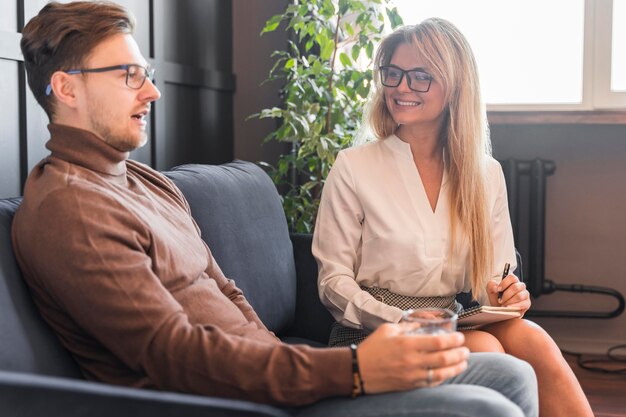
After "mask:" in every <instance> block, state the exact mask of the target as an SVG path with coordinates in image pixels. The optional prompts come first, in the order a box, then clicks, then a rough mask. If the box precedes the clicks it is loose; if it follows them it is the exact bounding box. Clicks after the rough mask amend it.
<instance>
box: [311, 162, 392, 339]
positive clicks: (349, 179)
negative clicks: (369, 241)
mask: <svg viewBox="0 0 626 417" xmlns="http://www.w3.org/2000/svg"><path fill="white" fill-rule="evenodd" d="M364 216H365V214H364V210H363V207H362V205H361V202H360V199H359V196H358V192H357V189H356V186H355V182H354V177H353V175H352V172H351V170H350V166H349V161H348V158H347V156H346V155H345V153H344V152H340V153H339V155H338V156H337V160H336V161H335V164H334V165H333V167H332V169H331V172H330V174H329V175H328V178H327V179H326V183H325V185H324V191H323V193H322V199H321V202H320V207H319V211H318V215H317V222H316V225H315V232H314V235H313V255H314V256H315V258H316V259H317V264H318V267H319V275H318V281H317V283H318V290H319V296H320V299H321V301H322V303H323V304H324V305H325V306H326V307H327V308H328V310H329V311H330V312H331V314H332V315H333V317H334V318H335V320H337V322H339V323H340V324H342V325H344V326H349V327H354V328H366V329H369V330H373V329H375V328H376V327H378V326H379V325H381V324H383V323H387V322H393V323H395V322H398V321H400V318H401V316H402V310H400V309H399V308H396V307H392V306H389V305H386V304H384V303H381V302H379V301H377V300H376V299H374V297H372V296H371V295H370V294H369V293H367V292H365V291H363V290H362V289H361V288H360V286H359V284H358V283H357V281H356V275H355V271H356V270H357V268H358V265H359V263H360V259H359V258H360V245H361V238H362V237H361V235H362V223H363V220H364Z"/></svg>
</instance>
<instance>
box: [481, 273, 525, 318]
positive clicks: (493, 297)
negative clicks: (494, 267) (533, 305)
mask: <svg viewBox="0 0 626 417" xmlns="http://www.w3.org/2000/svg"><path fill="white" fill-rule="evenodd" d="M499 291H502V298H501V299H498V292H499ZM487 295H488V296H489V302H490V303H491V305H492V306H503V307H519V309H520V310H521V312H522V315H524V313H525V312H526V311H527V310H528V309H529V308H530V293H529V292H528V290H526V284H524V283H523V282H521V281H520V280H519V278H517V277H516V276H515V275H513V274H510V275H508V276H507V277H506V278H504V279H503V280H502V281H501V282H500V283H498V282H496V281H495V280H491V281H489V282H488V283H487Z"/></svg>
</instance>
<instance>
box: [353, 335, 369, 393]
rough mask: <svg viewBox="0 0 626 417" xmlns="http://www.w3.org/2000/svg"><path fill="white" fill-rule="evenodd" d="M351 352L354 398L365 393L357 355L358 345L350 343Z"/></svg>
mask: <svg viewBox="0 0 626 417" xmlns="http://www.w3.org/2000/svg"><path fill="white" fill-rule="evenodd" d="M350 353H352V398H355V397H358V396H359V395H362V394H365V390H364V389H363V378H361V370H360V369H359V358H358V357H357V355H356V345H355V344H351V345H350Z"/></svg>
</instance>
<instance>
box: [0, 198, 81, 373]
mask: <svg viewBox="0 0 626 417" xmlns="http://www.w3.org/2000/svg"><path fill="white" fill-rule="evenodd" d="M19 203H20V199H19V198H14V199H4V200H0V335H2V336H1V337H0V369H2V370H9V371H19V372H28V373H35V374H41V375H53V376H66V377H76V378H80V377H81V374H80V371H79V369H78V366H77V365H76V362H74V360H73V359H72V358H71V356H70V354H69V353H68V352H67V351H66V350H65V349H64V348H63V346H62V345H61V342H60V341H59V340H58V339H57V337H56V335H55V334H54V333H53V332H52V330H51V329H50V327H48V325H47V324H46V323H45V322H44V321H43V319H42V318H41V316H40V315H39V312H38V311H37V308H36V307H35V304H34V303H33V301H32V298H31V297H30V292H29V290H28V287H27V286H26V283H25V282H24V281H23V279H22V275H21V273H20V270H19V268H18V266H17V264H16V262H15V257H14V255H13V245H12V244H11V222H12V220H13V215H14V214H15V210H17V207H18V206H19Z"/></svg>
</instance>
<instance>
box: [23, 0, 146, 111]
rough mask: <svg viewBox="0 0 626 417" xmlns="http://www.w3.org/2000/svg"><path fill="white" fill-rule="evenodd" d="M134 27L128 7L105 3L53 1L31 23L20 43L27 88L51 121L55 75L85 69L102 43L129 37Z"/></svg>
mask: <svg viewBox="0 0 626 417" xmlns="http://www.w3.org/2000/svg"><path fill="white" fill-rule="evenodd" d="M134 27H135V21H134V18H133V17H132V15H131V14H130V13H129V12H128V11H127V10H126V9H125V8H123V7H122V6H120V5H118V4H115V3H111V2H105V1H77V2H73V3H68V4H60V3H57V2H51V3H48V4H47V5H46V6H44V8H43V9H41V11H40V12H39V14H38V15H37V16H35V17H34V18H32V19H31V20H30V21H29V22H28V24H27V25H26V26H25V27H24V30H23V31H22V41H21V43H20V47H21V48H22V55H23V56H24V65H25V67H26V74H27V76H28V85H29V86H30V89H31V90H32V92H33V94H34V96H35V98H36V99H37V102H38V103H39V105H40V106H41V107H43V109H44V110H45V111H46V114H47V115H48V117H49V118H50V120H52V116H53V115H54V107H55V100H54V94H50V95H47V94H46V89H47V88H48V84H49V83H50V78H51V77H52V74H54V73H55V72H56V71H67V70H70V69H77V68H82V65H83V63H84V62H85V60H86V59H87V58H88V57H89V55H90V54H91V53H92V51H93V49H94V48H95V47H96V46H97V45H98V44H99V43H100V42H102V41H103V40H105V39H106V38H108V37H110V36H113V35H117V34H127V33H128V34H130V33H132V32H133V30H134Z"/></svg>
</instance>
